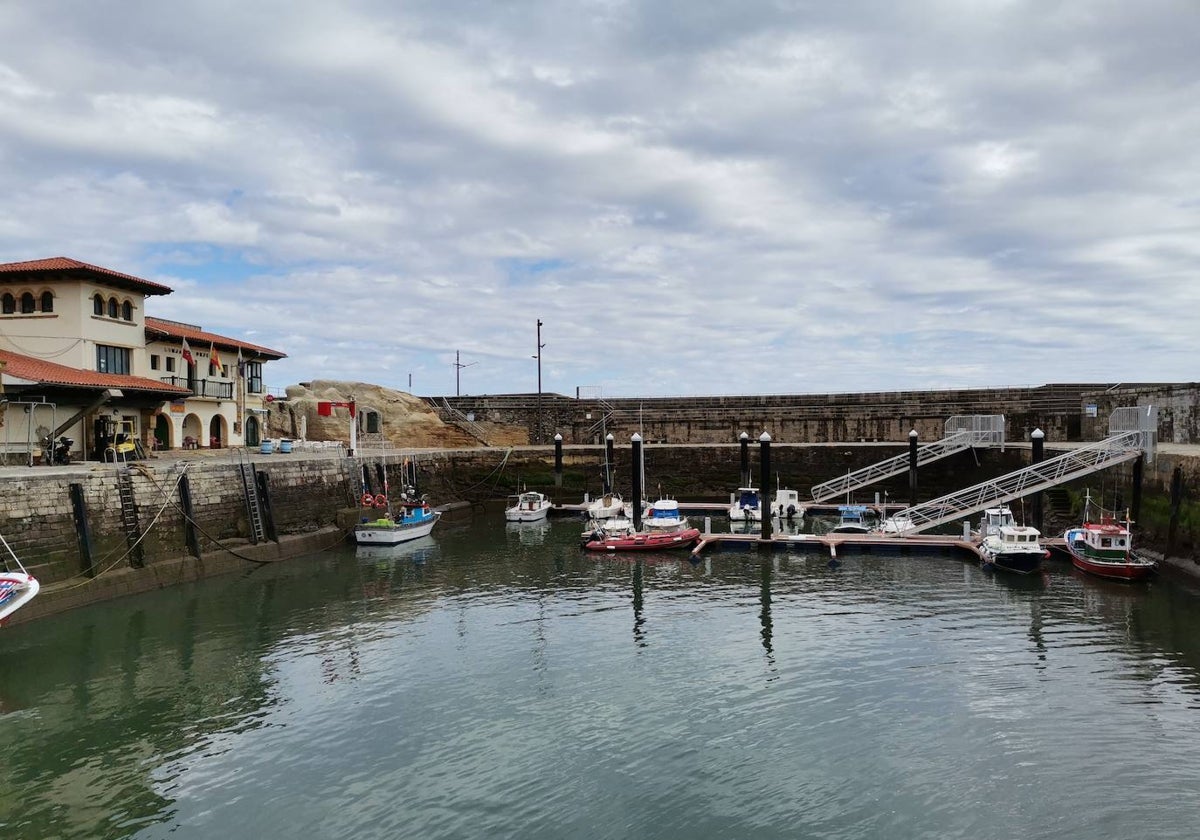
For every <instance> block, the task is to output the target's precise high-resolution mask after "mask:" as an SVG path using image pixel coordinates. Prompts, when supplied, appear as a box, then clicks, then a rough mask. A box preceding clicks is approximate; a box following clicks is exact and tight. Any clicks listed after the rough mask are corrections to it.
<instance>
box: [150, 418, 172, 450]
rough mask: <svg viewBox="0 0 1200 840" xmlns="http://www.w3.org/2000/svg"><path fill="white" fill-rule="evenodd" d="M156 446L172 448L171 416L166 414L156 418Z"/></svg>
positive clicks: (158, 447)
mask: <svg viewBox="0 0 1200 840" xmlns="http://www.w3.org/2000/svg"><path fill="white" fill-rule="evenodd" d="M154 448H155V449H170V448H171V418H169V417H167V415H165V414H160V415H158V416H157V417H155V418H154Z"/></svg>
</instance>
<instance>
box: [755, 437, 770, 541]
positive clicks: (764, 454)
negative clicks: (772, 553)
mask: <svg viewBox="0 0 1200 840" xmlns="http://www.w3.org/2000/svg"><path fill="white" fill-rule="evenodd" d="M758 451H759V456H758V468H759V471H760V472H761V473H762V475H760V476H759V481H760V482H761V483H760V484H759V487H760V488H761V489H760V490H759V493H761V494H762V496H763V499H762V501H761V502H759V509H761V510H762V539H763V542H770V540H771V507H770V504H769V496H768V493H769V492H770V490H769V488H770V487H771V436H770V435H769V434H767V433H766V432H763V433H762V434H761V435H759V438H758Z"/></svg>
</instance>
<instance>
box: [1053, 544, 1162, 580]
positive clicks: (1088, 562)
mask: <svg viewBox="0 0 1200 840" xmlns="http://www.w3.org/2000/svg"><path fill="white" fill-rule="evenodd" d="M1067 551H1068V552H1070V554H1071V564H1072V565H1073V566H1074V567H1075V568H1076V569H1079V571H1081V572H1087V573H1088V574H1089V575H1095V576H1096V577H1102V578H1108V579H1109V580H1129V581H1133V580H1145V579H1146V578H1148V577H1150V576H1151V575H1153V574H1154V571H1155V568H1156V567H1155V564H1154V563H1150V562H1146V561H1141V560H1135V561H1133V562H1129V563H1123V562H1110V561H1107V560H1104V561H1096V560H1092V559H1090V558H1088V557H1084V556H1083V555H1081V554H1079V553H1078V552H1077V551H1075V550H1073V549H1072V548H1071V547H1070V546H1068V547H1067Z"/></svg>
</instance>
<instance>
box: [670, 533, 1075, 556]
mask: <svg viewBox="0 0 1200 840" xmlns="http://www.w3.org/2000/svg"><path fill="white" fill-rule="evenodd" d="M1041 543H1042V546H1043V547H1045V548H1047V549H1050V550H1056V551H1064V550H1065V549H1066V543H1065V542H1064V541H1063V538H1062V537H1047V538H1044V539H1042V540H1041ZM710 547H712V548H715V549H716V550H731V549H743V550H750V549H762V548H766V549H772V550H787V549H788V548H823V549H825V550H827V551H828V552H829V556H830V557H831V558H833V559H836V558H837V556H838V549H840V548H843V547H845V548H850V549H853V548H858V549H862V550H867V551H869V550H870V549H872V548H886V549H900V550H909V551H913V550H915V551H922V550H925V551H938V550H942V551H944V550H946V549H957V550H959V551H965V552H968V553H970V554H971V555H972V556H974V557H975V558H977V559H979V560H982V559H983V555H982V554H981V553H980V550H979V543H978V542H977V541H975V540H967V539H963V538H962V537H961V536H956V535H953V534H911V535H909V536H900V535H897V534H772V535H771V537H770V539H763V538H762V535H761V534H713V533H708V534H703V535H701V537H700V542H698V543H697V544H696V546H695V548H693V549H692V556H693V557H699V556H700V554H701V553H702V552H703V551H704V550H705V549H707V548H710Z"/></svg>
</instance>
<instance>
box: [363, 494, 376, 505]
mask: <svg viewBox="0 0 1200 840" xmlns="http://www.w3.org/2000/svg"><path fill="white" fill-rule="evenodd" d="M361 501H362V506H363V507H371V506H372V505H374V504H375V497H374V496H372V495H371V494H370V493H363V494H362V499H361Z"/></svg>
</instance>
